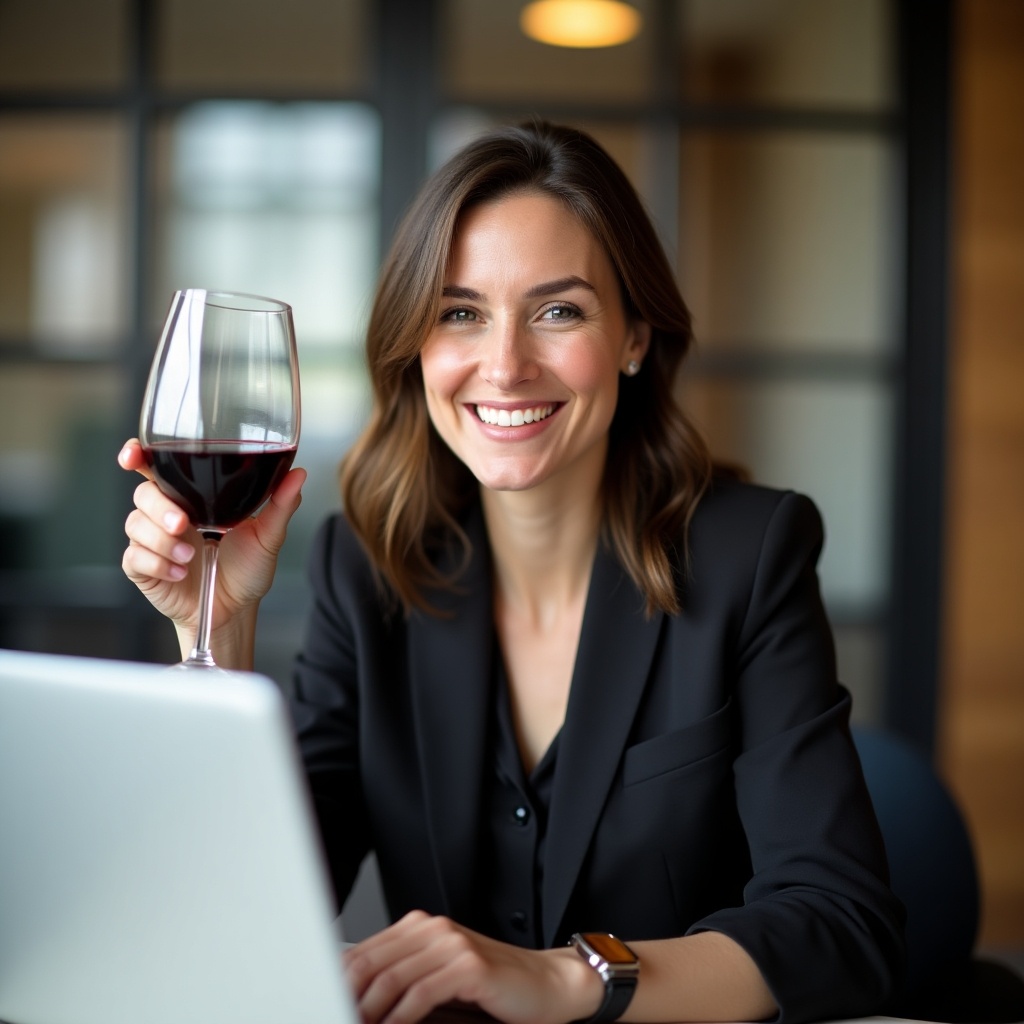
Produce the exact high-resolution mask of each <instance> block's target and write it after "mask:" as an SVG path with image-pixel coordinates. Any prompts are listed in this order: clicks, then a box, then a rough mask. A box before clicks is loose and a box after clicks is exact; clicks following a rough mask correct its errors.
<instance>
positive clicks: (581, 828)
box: [541, 545, 664, 946]
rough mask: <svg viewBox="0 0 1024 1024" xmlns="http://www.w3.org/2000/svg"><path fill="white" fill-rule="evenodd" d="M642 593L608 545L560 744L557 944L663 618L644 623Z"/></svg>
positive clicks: (555, 824) (546, 888) (553, 831)
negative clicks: (563, 917)
mask: <svg viewBox="0 0 1024 1024" xmlns="http://www.w3.org/2000/svg"><path fill="white" fill-rule="evenodd" d="M643 609H644V601H643V596H642V595H641V593H640V591H639V590H638V589H637V588H636V586H635V584H634V583H633V581H632V580H631V579H630V578H629V576H628V575H627V574H626V573H625V571H624V570H623V569H622V568H621V566H620V565H619V563H618V562H617V561H616V559H615V558H614V556H613V555H612V554H611V552H609V551H606V550H605V548H604V546H603V545H600V546H599V548H598V553H597V556H596V559H595V561H594V571H593V574H592V576H591V581H590V590H589V593H588V594H587V606H586V610H585V612H584V616H583V629H582V631H581V633H580V642H579V650H578V651H577V654H576V665H575V668H574V670H573V678H572V686H571V689H570V691H569V705H568V708H567V709H566V716H565V724H564V726H563V728H562V733H561V736H560V737H559V741H558V743H559V746H558V761H557V765H556V768H555V781H554V790H553V793H552V797H551V812H550V816H549V818H548V838H547V854H546V862H545V867H544V878H543V882H542V889H541V896H542V906H543V930H544V940H545V943H546V944H547V945H549V946H550V945H552V944H553V943H554V942H555V940H556V937H557V935H558V932H559V930H560V925H561V921H562V916H563V915H564V913H565V911H566V908H567V906H568V902H569V898H570V896H571V894H572V890H573V888H574V886H575V884H576V879H577V877H578V875H579V872H580V868H581V866H582V864H583V860H584V857H585V856H586V853H587V848H588V847H589V845H590V841H591V838H592V836H593V833H594V830H595V828H596V827H597V822H598V819H599V817H600V814H601V808H602V807H603V806H604V803H605V800H606V797H607V794H608V790H609V788H610V787H611V784H612V780H613V779H614V777H615V773H616V771H617V769H618V766H619V762H620V760H621V757H622V752H623V750H624V748H625V746H626V741H627V739H628V737H629V730H630V727H631V726H632V723H633V718H634V717H635V715H636V710H637V707H638V705H639V702H640V696H641V694H642V693H643V690H644V686H645V684H646V681H647V678H648V674H649V671H650V666H651V661H652V659H653V657H654V652H655V648H656V646H657V642H658V637H659V635H660V633H661V627H662V623H663V621H664V614H663V613H662V612H657V613H655V614H654V615H653V616H651V617H650V618H649V619H648V618H646V617H645V616H644V610H643Z"/></svg>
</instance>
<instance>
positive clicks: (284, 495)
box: [255, 467, 306, 554]
mask: <svg viewBox="0 0 1024 1024" xmlns="http://www.w3.org/2000/svg"><path fill="white" fill-rule="evenodd" d="M305 482H306V471H305V470H304V469H300V468H299V467H296V468H295V469H291V470H289V471H288V473H287V474H286V475H285V477H284V479H283V480H282V481H281V482H280V483H279V484H278V485H277V490H276V491H274V493H273V494H272V495H271V496H270V501H268V502H267V503H266V505H264V506H263V508H262V509H261V510H260V514H259V515H258V516H257V517H256V521H255V522H256V535H257V537H258V538H259V541H260V544H262V545H263V547H265V548H266V549H267V550H269V551H271V552H273V553H274V554H277V552H278V551H280V550H281V545H282V544H284V539H285V536H286V534H287V532H288V523H289V521H290V520H291V518H292V516H293V515H294V514H295V512H296V510H297V509H298V507H299V505H301V504H302V485H303V484H304V483H305Z"/></svg>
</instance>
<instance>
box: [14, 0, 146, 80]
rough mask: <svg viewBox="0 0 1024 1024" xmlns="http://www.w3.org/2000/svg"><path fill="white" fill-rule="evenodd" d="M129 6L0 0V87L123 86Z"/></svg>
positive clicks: (111, 0) (123, 2)
mask: <svg viewBox="0 0 1024 1024" xmlns="http://www.w3.org/2000/svg"><path fill="white" fill-rule="evenodd" d="M128 10H129V5H128V0H88V2H80V0H0V89H43V90H46V91H52V90H55V89H76V88H77V89H113V88H117V87H119V86H123V85H124V84H125V79H126V78H127V69H128V66H129V64H128V46H127V44H128Z"/></svg>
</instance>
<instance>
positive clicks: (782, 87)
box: [680, 0, 896, 109]
mask: <svg viewBox="0 0 1024 1024" xmlns="http://www.w3.org/2000/svg"><path fill="white" fill-rule="evenodd" d="M891 7H892V5H891V4H890V3H889V2H888V0H684V2H681V3H680V12H681V16H680V29H681V32H682V40H681V48H682V55H681V60H680V67H681V69H682V83H681V86H682V92H683V95H684V96H685V97H687V98H688V99H692V100H700V101H706V102H711V103H754V104H759V105H776V104H778V105H783V104H787V105H788V104H793V105H797V106H819V105H821V106H837V107H846V108H859V109H871V108H881V109H884V108H887V107H890V106H891V105H892V104H893V103H894V101H895V91H896V90H895V75H894V70H895V62H894V57H893V52H892V38H893V28H892V25H891V24H890V21H891V18H892V10H891Z"/></svg>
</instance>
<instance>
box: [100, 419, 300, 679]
mask: <svg viewBox="0 0 1024 1024" xmlns="http://www.w3.org/2000/svg"><path fill="white" fill-rule="evenodd" d="M117 461H118V462H119V463H120V465H121V466H122V468H124V469H128V470H134V471H135V472H137V473H140V474H141V475H142V476H144V477H145V478H146V480H145V481H144V482H143V483H141V484H139V486H138V487H137V488H136V490H135V509H134V510H133V511H132V512H131V513H130V514H129V515H128V519H127V520H126V522H125V533H126V534H127V535H128V541H129V543H128V547H127V549H126V550H125V553H124V557H123V558H122V561H121V566H122V568H123V569H124V572H125V575H126V576H127V577H128V578H129V579H130V580H131V581H132V582H133V583H134V584H135V585H136V586H137V587H138V588H139V590H140V591H142V593H143V594H144V595H145V596H146V598H147V599H148V600H149V602H150V603H151V604H152V605H153V607H154V608H156V609H157V611H159V612H161V613H162V614H163V615H165V616H167V618H169V619H170V620H171V621H172V622H173V623H174V625H175V628H176V629H177V630H178V635H179V638H181V640H182V643H183V647H184V646H186V645H190V644H191V641H192V638H193V637H194V634H195V628H196V623H197V622H198V618H199V609H198V605H199V568H200V562H201V559H200V558H199V557H197V555H198V552H199V549H200V547H201V545H202V538H201V537H200V536H199V534H198V533H197V532H196V531H195V530H194V529H193V528H192V527H191V526H190V525H189V522H188V516H187V515H186V514H185V513H184V512H183V511H182V510H181V508H179V506H177V505H176V504H174V502H173V501H171V499H170V498H168V497H167V496H166V495H165V494H164V493H163V492H162V491H161V490H160V488H159V487H157V485H156V483H154V482H153V477H152V474H151V473H150V471H149V469H148V467H147V466H146V460H145V458H144V457H143V454H142V446H141V445H140V444H139V442H138V441H137V440H136V439H135V438H132V439H131V440H130V441H128V442H127V443H126V444H125V446H124V447H123V448H122V449H121V452H120V454H119V455H118V457H117ZM305 479H306V471H305V470H304V469H292V470H291V471H290V472H289V473H288V474H287V476H285V478H284V479H283V480H282V481H281V483H280V484H279V485H278V487H277V490H276V491H274V493H273V494H272V495H271V498H270V501H268V502H267V504H266V505H265V506H264V507H263V509H262V510H261V511H260V513H259V515H258V516H255V517H253V518H250V519H246V520H245V521H244V522H242V523H239V524H238V526H236V527H234V528H233V529H232V530H230V531H229V532H228V533H227V534H226V535H225V537H224V539H223V540H222V541H221V542H220V545H221V547H220V554H219V557H218V563H217V586H216V590H215V595H214V608H213V629H212V632H213V635H214V636H216V634H217V631H218V630H221V631H228V632H230V631H231V630H232V627H234V628H235V629H237V622H238V620H239V619H240V618H247V619H249V620H251V621H250V625H252V624H254V623H255V613H256V609H257V607H258V605H259V602H260V600H261V598H262V597H263V596H264V594H266V592H267V591H268V590H269V589H270V584H271V582H272V581H273V578H274V570H275V568H276V565H277V556H278V553H279V552H280V550H281V546H282V545H283V544H284V540H285V535H286V533H287V529H288V522H289V520H290V519H291V517H292V515H293V513H294V512H295V510H296V509H297V508H298V507H299V504H300V502H301V501H302V494H301V488H302V485H303V483H304V482H305ZM220 661H221V659H220V658H219V657H218V662H219V663H220ZM232 661H234V662H236V664H235V666H234V667H240V668H241V667H248V666H247V665H246V664H245V662H246V661H251V652H247V653H242V654H241V655H240V657H231V658H228V659H226V662H227V664H225V667H228V666H229V665H230V664H231V662H232Z"/></svg>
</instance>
